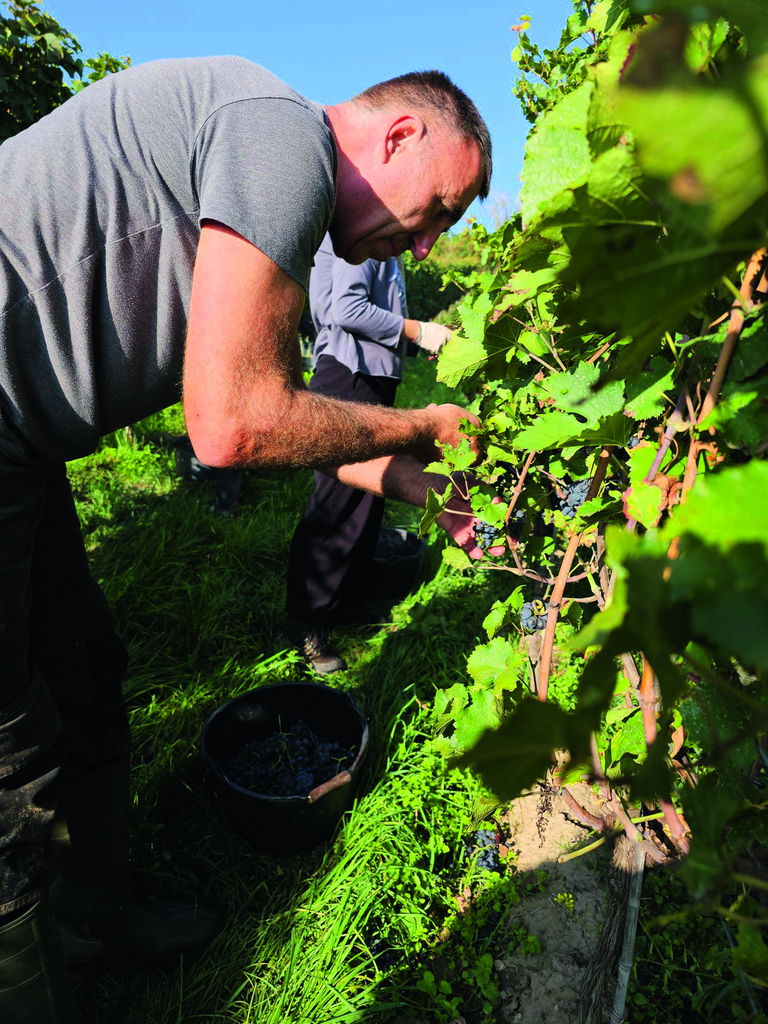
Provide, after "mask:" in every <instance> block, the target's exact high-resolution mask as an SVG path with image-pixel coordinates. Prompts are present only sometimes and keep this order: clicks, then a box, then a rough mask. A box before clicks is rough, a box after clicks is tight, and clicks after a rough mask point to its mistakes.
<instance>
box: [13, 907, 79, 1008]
mask: <svg viewBox="0 0 768 1024" xmlns="http://www.w3.org/2000/svg"><path fill="white" fill-rule="evenodd" d="M0 1021H2V1022H3V1024H80V1016H79V1015H78V1013H77V1010H76V1008H75V1001H74V996H73V994H72V988H71V986H70V983H69V979H68V977H67V974H66V970H65V968H64V962H63V959H62V953H61V948H60V945H59V935H58V931H57V928H56V924H55V922H54V920H53V918H52V917H51V914H50V910H49V908H48V906H47V904H46V902H45V901H40V902H38V903H35V904H33V905H32V906H31V907H29V908H28V909H27V910H24V911H22V912H21V913H20V914H18V915H16V916H14V917H12V918H3V917H0Z"/></svg>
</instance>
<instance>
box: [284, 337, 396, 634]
mask: <svg viewBox="0 0 768 1024" xmlns="http://www.w3.org/2000/svg"><path fill="white" fill-rule="evenodd" d="M398 384H399V381H398V380H395V379H392V378H390V377H369V376H368V375H366V374H361V373H352V371H351V370H349V369H348V368H347V367H346V366H343V365H342V364H341V363H339V362H338V361H337V360H336V359H334V358H333V356H328V355H321V356H320V357H319V359H318V361H317V366H316V369H315V373H314V376H313V377H312V380H311V382H310V385H309V387H310V390H311V391H315V392H317V393H318V394H322V395H328V396H329V397H331V398H340V399H342V400H344V401H348V402H364V403H366V404H368V405H386V406H390V407H391V406H393V405H394V404H395V395H396V392H397V385H398ZM383 516H384V499H383V498H377V497H376V496H375V495H373V494H368V493H367V492H366V491H360V490H358V489H357V488H356V487H349V486H347V484H342V483H340V482H339V481H338V480H335V479H334V478H333V477H330V476H326V475H325V473H315V488H314V491H313V492H312V495H311V497H310V499H309V502H308V504H307V507H306V509H305V511H304V515H303V516H302V518H301V521H300V522H299V525H298V526H297V527H296V531H295V532H294V535H293V540H292V541H291V547H290V552H289V555H288V594H287V600H286V613H287V614H288V616H290V617H291V618H294V619H301V620H305V621H310V622H315V623H317V624H318V625H321V626H332V625H333V624H334V622H335V621H336V620H337V618H338V616H339V613H340V611H341V610H342V609H343V607H344V606H346V605H352V604H353V603H354V602H357V601H359V600H360V599H364V597H365V581H366V576H367V573H368V570H369V567H370V563H371V559H372V557H373V552H374V549H375V547H376V540H377V538H378V536H379V530H380V529H381V521H382V518H383Z"/></svg>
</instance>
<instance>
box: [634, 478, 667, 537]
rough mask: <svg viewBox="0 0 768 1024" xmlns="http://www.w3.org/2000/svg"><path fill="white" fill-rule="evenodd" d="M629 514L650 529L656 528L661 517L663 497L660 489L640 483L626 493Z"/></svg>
mask: <svg viewBox="0 0 768 1024" xmlns="http://www.w3.org/2000/svg"><path fill="white" fill-rule="evenodd" d="M625 498H626V507H627V512H628V513H629V514H630V515H631V516H632V518H633V519H636V520H637V521H638V523H642V525H643V526H645V527H648V528H650V527H651V526H656V524H657V523H658V521H659V517H660V516H661V510H662V504H663V500H662V499H663V495H662V493H661V491H660V490H659V488H658V487H655V486H654V485H653V484H646V483H643V482H642V481H640V482H639V483H636V484H633V485H632V486H631V487H630V488H629V490H628V491H627V492H626V495H625Z"/></svg>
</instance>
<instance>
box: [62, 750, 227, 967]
mask: <svg viewBox="0 0 768 1024" xmlns="http://www.w3.org/2000/svg"><path fill="white" fill-rule="evenodd" d="M58 802H59V814H60V819H59V821H58V822H57V824H56V825H55V826H54V840H55V841H56V845H57V848H58V853H59V861H60V864H61V876H60V878H59V879H57V881H56V882H55V883H54V884H53V886H51V904H52V908H53V912H54V915H55V917H56V921H57V923H58V925H59V927H60V929H61V936H62V942H63V945H64V956H65V959H66V962H67V963H84V962H87V961H90V960H100V959H115V960H120V961H123V962H128V963H132V964H134V965H136V966H140V967H148V968H155V967H168V966H175V965H177V964H178V963H179V961H180V959H181V958H182V957H183V958H185V959H192V958H194V957H196V956H199V955H200V953H202V952H203V950H204V949H205V947H206V946H207V945H208V943H209V942H211V941H212V939H214V938H215V936H216V935H217V934H218V933H219V931H221V928H222V926H223V917H222V915H221V914H220V913H219V912H218V911H217V910H214V909H212V908H210V907H206V906H203V905H200V904H199V903H197V901H195V900H193V899H186V900H184V899H180V898H175V897H163V898H162V899H154V900H147V901H139V900H138V899H136V898H135V896H134V895H133V893H132V889H131V884H130V879H129V872H128V759H127V757H122V758H119V759H118V760H115V761H113V762H111V763H109V764H105V765H100V766H99V767H98V768H94V769H92V770H91V771H90V772H87V773H86V774H84V775H83V776H81V777H79V778H75V779H71V780H68V781H66V782H64V783H62V784H61V786H60V787H59V801H58Z"/></svg>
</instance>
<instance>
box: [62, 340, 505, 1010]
mask: <svg viewBox="0 0 768 1024" xmlns="http://www.w3.org/2000/svg"><path fill="white" fill-rule="evenodd" d="M432 375H433V367H432V364H431V363H428V362H427V361H426V360H423V359H419V360H416V361H415V365H413V366H412V367H411V377H410V380H408V381H407V382H406V384H405V385H404V386H403V388H402V393H401V400H400V403H399V404H401V405H404V406H408V405H417V404H425V403H426V402H427V401H432V400H436V401H446V400H453V401H455V400H456V398H455V395H454V393H453V392H447V390H446V389H441V388H439V387H435V386H434V385H433V383H432V385H430V377H431V376H432ZM420 389H421V392H420ZM182 431H183V422H182V419H181V414H180V411H179V409H178V408H174V409H171V410H168V411H166V412H164V413H162V414H160V415H158V416H156V417H153V418H152V419H150V420H148V421H145V422H143V423H141V424H139V425H137V426H135V427H134V428H132V429H131V430H129V431H121V432H118V434H116V435H114V436H113V437H112V438H110V439H108V440H107V441H106V442H105V444H104V445H103V447H102V448H101V449H100V451H99V452H98V453H96V454H95V455H93V456H91V457H90V458H88V459H83V460H80V461H79V462H77V463H74V464H72V465H71V466H70V477H71V480H72V484H73V489H74V492H75V495H76V498H77V502H78V509H79V513H80V516H81V520H82V523H83V529H84V533H85V537H86V543H87V546H88V549H89V552H90V556H91V560H92V565H93V568H94V571H95V574H96V575H97V577H98V578H99V580H100V581H101V582H102V584H103V586H104V588H105V591H106V593H107V596H108V598H109V600H110V603H111V605H112V607H113V609H114V611H115V614H116V618H117V622H118V628H119V630H120V632H121V634H122V635H123V636H124V638H125V639H126V641H127V643H128V645H129V649H130V652H131V666H130V670H129V678H128V680H127V684H126V697H127V702H128V705H129V711H130V716H131V724H132V730H133V737H134V755H133V774H132V784H133V832H132V834H133V839H132V858H133V864H134V869H135V877H136V884H137V886H138V888H139V890H140V891H144V892H147V893H151V892H159V891H178V892H189V893H193V894H196V895H198V896H199V897H200V898H203V899H206V900H209V901H213V902H215V903H217V904H218V905H220V906H222V907H224V908H225V910H226V912H227V915H228V921H227V926H226V929H225V931H224V932H223V934H222V935H221V936H220V937H219V939H218V940H217V941H216V943H215V945H214V946H213V948H212V949H211V950H210V951H209V952H208V953H207V955H206V956H205V957H203V958H202V960H201V961H200V962H199V963H196V964H193V965H185V967H184V969H183V971H179V972H171V973H168V974H156V975H144V974H140V973H138V972H137V973H133V972H131V971H128V970H126V969H124V968H118V967H114V968H106V969H105V968H103V967H101V968H98V969H97V968H95V967H92V968H86V969H81V970H80V971H79V972H78V974H77V976H76V981H77V984H78V992H79V996H80V999H81V1002H82V1004H83V1007H84V1009H85V1011H86V1013H87V1014H88V1017H89V1020H92V1021H93V1022H102V1021H103V1022H107V1021H109V1022H110V1024H115V1022H116V1021H117V1022H119V1024H134V1022H136V1024H139V1022H141V1024H171V1022H185V1024H187V1022H189V1024H191V1022H194V1021H206V1022H207V1021H210V1022H214V1021H230V1022H233V1024H278V1022H279V1024H287V1022H307V1024H322V1022H328V1024H331V1022H333V1024H341V1022H353V1021H381V1022H382V1024H384V1022H390V1021H391V1022H393V1024H394V1022H396V1021H412V1020H419V1021H424V1022H427V1021H435V1022H436V1024H440V1022H446V1021H449V1020H451V1019H452V1008H453V1007H454V1005H455V1004H456V1000H457V999H459V1000H460V1001H462V1002H463V1003H464V1004H467V1005H469V1004H468V1003H467V1000H469V1003H473V1001H474V1004H476V1006H477V1013H478V1014H479V1016H478V1015H476V1017H475V1018H474V1019H475V1020H477V1021H479V1020H484V1019H487V1012H486V1010H484V1009H483V1007H484V1006H485V1007H486V1008H487V1007H488V1006H490V1005H491V1001H492V998H493V983H492V980H491V979H490V972H489V968H488V964H489V962H490V961H489V960H488V957H489V953H488V950H489V949H490V948H491V947H490V945H489V942H490V939H489V938H488V935H487V934H486V933H488V934H490V932H489V928H488V927H487V921H486V918H487V912H486V911H485V910H483V909H482V906H481V903H478V909H477V913H476V914H469V915H463V917H462V919H461V920H460V921H459V916H458V915H457V913H456V903H455V896H456V894H457V892H460V891H461V888H462V887H463V885H464V884H465V882H466V875H467V872H470V873H471V871H472V867H471V865H469V866H468V865H466V864H463V865H462V864H459V863H458V861H457V858H456V852H457V850H459V849H460V847H461V837H462V836H463V835H464V834H466V832H468V831H471V830H472V828H474V827H476V823H477V822H478V821H479V820H480V819H481V818H482V817H483V814H484V813H485V812H486V811H487V808H488V800H487V796H486V795H485V794H484V793H483V792H482V791H481V789H480V787H479V785H478V784H477V782H475V781H474V780H473V779H472V778H471V777H470V776H468V775H463V774H459V773H450V774H449V773H447V772H446V771H445V770H444V766H443V763H442V761H440V760H438V759H437V757H436V755H435V754H434V753H433V752H432V751H431V749H430V746H429V739H430V702H431V698H432V695H433V694H434V692H435V689H436V688H437V687H444V686H450V685H452V683H454V682H456V681H459V680H461V679H462V678H463V677H464V673H465V660H466V654H465V652H466V651H467V650H468V649H470V648H471V646H472V644H473V643H474V641H475V638H476V637H477V636H478V635H479V632H480V626H481V622H482V618H483V615H484V613H485V610H486V609H487V607H488V605H489V604H490V602H491V600H492V598H493V596H494V594H493V588H494V587H497V586H498V583H497V581H496V580H495V579H491V580H488V579H482V578H481V579H474V578H468V577H463V576H461V575H456V574H449V573H447V572H445V571H444V570H443V568H442V567H441V560H440V557H439V551H440V547H441V545H442V541H441V540H440V539H439V538H437V537H434V538H432V540H431V541H430V546H429V550H428V552H427V557H426V560H425V572H426V575H427V577H429V578H428V579H426V581H425V582H424V584H423V585H422V586H421V587H420V589H419V590H418V591H417V592H416V593H415V594H413V595H411V596H410V597H409V598H407V599H406V600H405V601H403V602H401V603H400V605H398V606H395V607H393V608H389V607H386V606H381V607H380V621H379V622H378V623H377V624H375V625H373V626H370V627H366V628H363V629H356V630H347V631H345V632H340V633H339V635H338V637H337V640H338V642H339V644H340V646H341V647H342V649H343V651H344V653H345V654H346V656H347V658H348V660H349V662H350V668H349V670H348V671H346V672H344V673H341V674H339V675H338V676H335V677H334V678H333V685H336V686H339V687H342V688H344V689H345V690H347V691H349V692H350V693H351V694H352V695H353V696H354V698H355V699H356V700H357V701H358V702H359V704H360V705H361V707H362V708H363V710H364V713H365V714H366V716H367V718H368V720H369V723H370V726H371V732H372V747H371V757H370V762H369V769H368V773H367V777H366V779H365V782H364V785H363V788H362V792H361V795H360V797H359V799H358V802H357V804H356V806H355V808H354V809H353V811H352V812H351V813H350V814H349V815H348V816H347V818H346V819H345V821H344V822H343V824H342V826H341V828H340V830H339V831H338V833H337V835H336V836H335V838H334V840H333V842H332V843H331V844H329V845H327V846H326V847H323V848H320V849H318V850H315V851H312V852H311V853H309V854H306V855H302V856H295V857H288V858H284V859H274V858H269V857H264V856H259V855H257V854H256V853H254V852H253V851H252V850H251V848H250V847H249V846H248V845H247V844H246V843H245V841H243V840H242V839H240V838H239V837H238V836H237V835H236V834H235V833H234V832H233V831H232V829H231V828H230V826H229V824H228V823H227V821H226V820H225V819H224V817H223V816H222V814H221V811H220V809H219V806H218V804H217V802H216V800H215V798H214V797H213V796H212V794H211V792H210V790H209V788H208V784H207V779H206V777H205V772H204V768H203V765H202V763H201V760H200V758H199V756H198V753H197V744H198V741H199V736H200V731H201V728H202V726H203V724H204V722H205V720H206V719H207V717H208V715H209V714H210V713H211V712H212V711H213V710H214V709H215V708H216V707H217V706H219V705H220V704H222V703H223V702H224V701H226V700H228V699H229V698H230V697H232V696H234V695H236V694H238V693H241V692H243V691H245V690H248V689H251V688H253V687H255V686H258V685H260V684H262V683H266V682H271V681H275V680H289V679H302V678H309V676H308V673H307V670H306V669H305V668H304V666H303V664H302V663H301V662H300V661H299V659H298V658H297V656H296V655H295V654H294V653H292V652H290V651H286V650H284V649H283V641H282V637H281V634H282V615H283V602H284V595H285V583H284V571H285V565H286V554H287V548H288V544H289V541H290V537H291V534H292V531H293V528H294V526H295V524H296V522H297V521H298V518H299V516H300V514H301V511H302V508H303V505H304V502H305V500H306V497H307V495H308V493H309V490H310V487H311V474H309V473H288V472H285V473H282V472H269V473H249V474H247V477H246V481H245V486H244V492H243V502H242V512H241V515H240V517H239V518H237V519H225V518H221V517H219V516H217V515H216V514H215V513H213V512H211V511H210V510H209V505H210V502H211V500H212V490H211V488H210V487H209V485H207V484H189V483H186V482H183V481H181V480H180V479H179V478H178V477H177V475H176V473H175V469H174V460H173V452H172V447H171V441H172V438H173V437H174V436H175V435H177V434H179V433H181V432H182ZM387 519H388V521H389V522H392V523H399V524H403V525H413V524H414V523H415V522H416V521H417V519H418V513H417V512H415V511H414V510H411V509H408V508H405V507H403V506H391V507H390V508H389V509H388V513H387ZM500 884H501V883H500ZM503 884H506V885H509V882H508V880H505V882H504V883H503ZM483 886H485V888H486V889H488V891H489V892H490V889H491V888H492V887H491V886H490V883H489V882H488V881H487V880H486V881H485V882H483V883H482V884H480V886H479V888H481V889H482V888H483ZM468 928H469V931H467V929H468ZM473 928H474V931H473V930H472V929H473ZM457 929H458V932H460V933H461V935H462V941H461V943H460V947H461V951H460V952H457V951H456V950H455V951H454V952H453V953H451V956H453V957H454V958H455V957H456V956H458V957H459V961H460V966H461V968H462V969H463V970H464V971H465V972H466V973H467V975H468V978H469V979H472V978H475V977H476V978H477V979H479V980H478V981H473V980H465V981H464V982H461V981H460V980H454V981H453V982H450V981H447V980H445V978H443V979H442V985H441V983H440V981H441V979H440V971H439V969H438V968H436V967H435V962H436V956H437V952H438V951H439V953H440V956H443V954H444V953H446V951H448V950H450V949H451V948H452V947H451V935H452V934H453V932H454V931H456V930H457ZM490 931H492V929H490ZM494 941H496V940H494ZM457 949H458V947H457ZM371 950H374V952H375V953H376V955H375V956H374V954H373V953H372V951H371ZM456 962H457V963H458V961H456ZM436 976H437V977H438V981H437V982H436V983H435V985H437V986H438V988H439V989H440V991H434V992H433V991H431V988H430V986H431V985H432V982H430V981H429V979H430V978H434V977H436ZM425 979H426V980H425ZM446 988H447V991H446ZM452 1000H453V1001H452Z"/></svg>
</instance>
